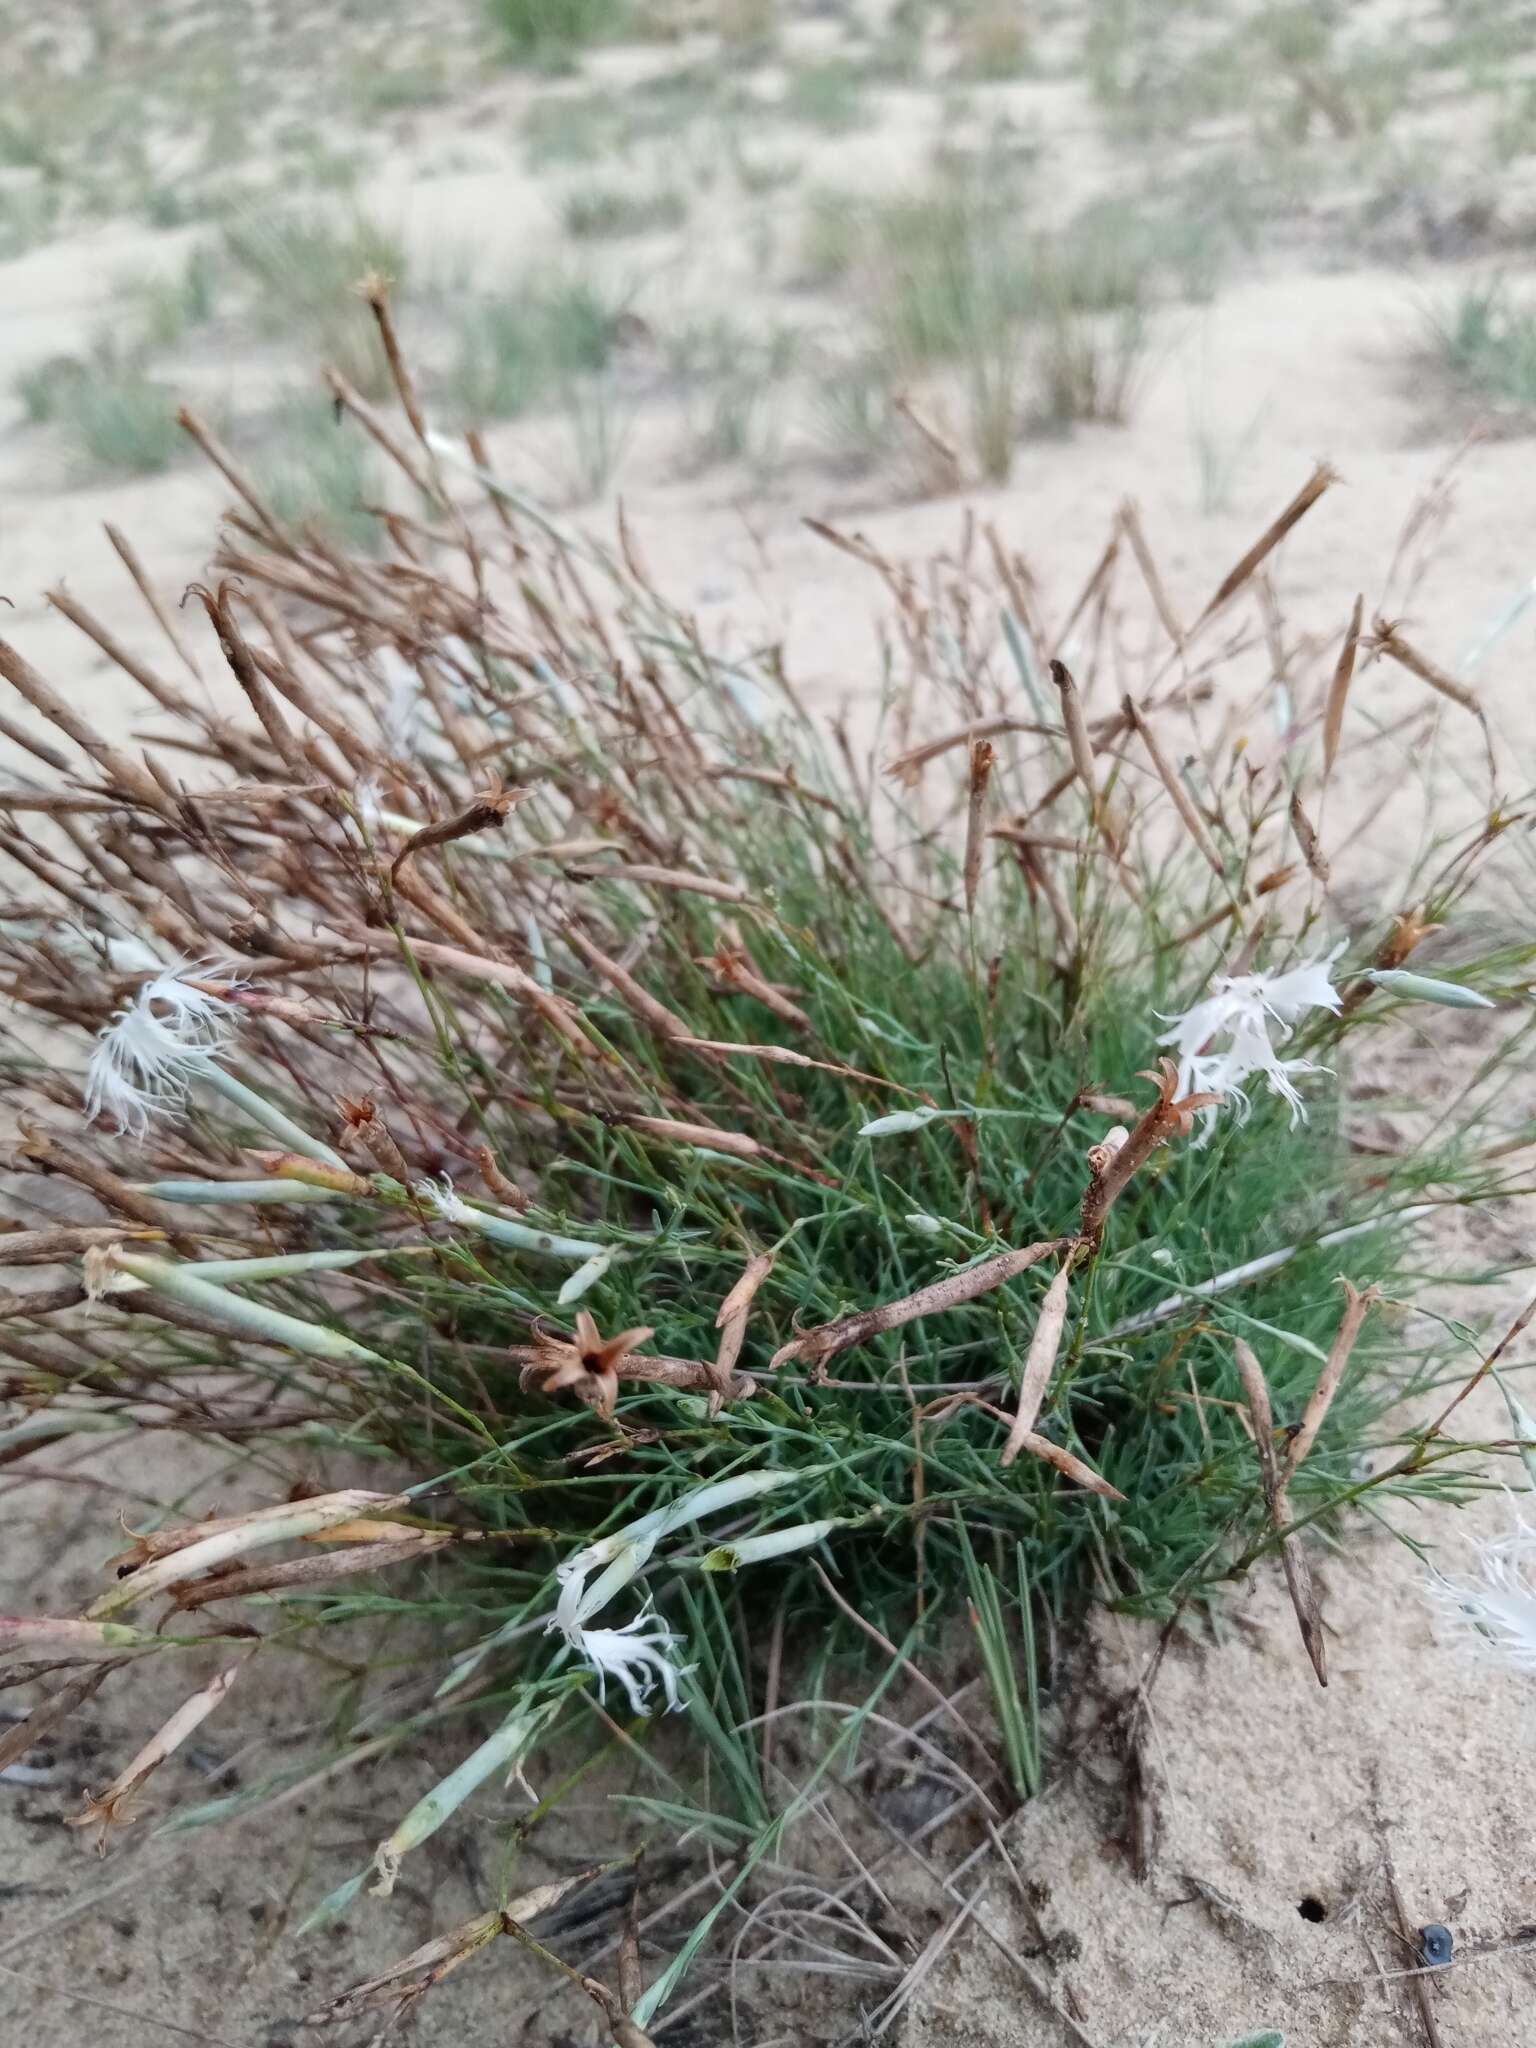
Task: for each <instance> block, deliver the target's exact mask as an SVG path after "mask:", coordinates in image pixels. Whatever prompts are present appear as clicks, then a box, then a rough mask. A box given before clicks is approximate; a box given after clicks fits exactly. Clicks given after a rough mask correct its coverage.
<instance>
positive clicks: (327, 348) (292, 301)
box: [222, 207, 409, 397]
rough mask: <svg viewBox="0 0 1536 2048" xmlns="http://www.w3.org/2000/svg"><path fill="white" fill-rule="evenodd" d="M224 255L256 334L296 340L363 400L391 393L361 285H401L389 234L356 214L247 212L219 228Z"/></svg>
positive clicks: (404, 268) (401, 261)
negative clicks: (373, 281) (377, 281)
mask: <svg viewBox="0 0 1536 2048" xmlns="http://www.w3.org/2000/svg"><path fill="white" fill-rule="evenodd" d="M222 253H223V256H224V258H225V261H226V264H227V265H228V268H229V270H230V272H231V273H232V275H233V277H234V278H235V280H236V282H237V283H240V284H243V285H244V286H245V288H246V293H247V298H248V304H249V312H250V317H251V319H252V320H253V322H254V323H255V325H256V327H257V328H258V330H259V331H261V332H263V333H267V334H271V335H274V336H283V337H285V338H288V339H290V340H296V341H298V340H302V341H303V342H304V343H305V345H306V346H307V348H308V350H309V352H310V353H311V354H312V355H314V356H316V357H319V358H322V359H323V360H325V361H327V362H329V363H332V364H334V365H335V367H336V368H337V369H338V370H340V371H341V373H342V374H343V375H344V376H345V377H346V378H347V379H348V381H349V382H350V383H351V384H353V385H354V386H355V387H356V388H357V389H358V390H359V391H361V392H362V393H363V394H364V396H366V397H378V396H380V395H382V394H383V393H384V392H385V391H387V390H388V389H389V388H390V379H389V369H388V365H387V364H386V362H385V360H384V356H383V354H382V352H381V350H380V347H379V343H378V338H377V335H376V333H375V331H374V324H373V318H372V316H371V314H370V313H369V310H368V306H367V302H366V300H365V298H364V296H363V294H362V293H361V291H360V290H359V286H360V285H361V283H362V282H363V280H364V279H366V278H369V277H380V278H383V279H385V280H387V281H388V282H389V283H391V284H392V285H394V286H395V287H397V288H401V287H403V286H404V284H405V282H406V278H407V272H408V268H409V263H408V257H407V252H406V248H405V244H404V241H403V239H402V238H401V236H400V235H398V234H397V233H396V232H395V231H394V230H393V229H391V228H389V227H387V226H385V225H384V224H383V223H382V222H380V221H378V220H375V219H373V218H372V217H371V216H370V215H368V214H366V213H364V212H361V211H352V212H340V213H337V212H332V211H331V210H329V209H320V208H313V207H312V208H303V207H296V208H289V209H270V210H264V211H261V210H252V211H248V212H244V213H241V214H239V215H237V216H236V218H235V219H233V220H231V221H230V222H229V223H228V224H227V225H226V226H225V229H224V233H223V242H222Z"/></svg>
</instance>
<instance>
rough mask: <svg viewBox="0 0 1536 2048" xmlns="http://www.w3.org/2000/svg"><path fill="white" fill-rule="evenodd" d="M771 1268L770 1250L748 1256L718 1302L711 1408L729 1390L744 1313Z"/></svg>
mask: <svg viewBox="0 0 1536 2048" xmlns="http://www.w3.org/2000/svg"><path fill="white" fill-rule="evenodd" d="M772 1271H773V1253H772V1252H758V1253H757V1254H756V1255H755V1256H754V1257H753V1258H751V1259H749V1260H748V1261H747V1264H746V1268H745V1270H744V1271H743V1273H742V1275H741V1277H740V1279H739V1280H738V1281H737V1282H736V1284H735V1286H734V1287H733V1288H732V1289H731V1291H730V1293H729V1294H727V1295H726V1297H725V1299H724V1301H722V1302H721V1304H720V1308H719V1312H718V1314H717V1315H716V1317H715V1328H716V1329H717V1330H718V1331H719V1332H720V1343H719V1347H718V1349H717V1350H716V1352H715V1364H714V1373H715V1391H714V1392H713V1393H712V1394H711V1395H710V1407H711V1410H712V1411H714V1410H718V1408H719V1406H720V1403H721V1401H722V1400H724V1399H725V1398H726V1396H727V1395H728V1394H729V1392H730V1385H731V1372H732V1369H733V1367H734V1366H735V1364H736V1361H737V1359H738V1358H739V1357H740V1356H741V1346H742V1341H743V1339H744V1338H745V1336H746V1334H747V1317H748V1316H749V1315H750V1313H751V1310H752V1303H753V1301H754V1299H755V1298H756V1295H757V1290H758V1289H759V1287H761V1286H762V1284H763V1282H764V1281H765V1280H766V1279H767V1278H768V1275H769V1274H770V1273H771V1272H772Z"/></svg>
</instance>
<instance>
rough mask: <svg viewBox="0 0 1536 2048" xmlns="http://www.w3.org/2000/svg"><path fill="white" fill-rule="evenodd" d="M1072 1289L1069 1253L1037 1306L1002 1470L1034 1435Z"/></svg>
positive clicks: (1059, 1347)
mask: <svg viewBox="0 0 1536 2048" xmlns="http://www.w3.org/2000/svg"><path fill="white" fill-rule="evenodd" d="M1071 1285H1072V1253H1071V1251H1070V1250H1069V1251H1068V1252H1067V1254H1066V1256H1065V1257H1064V1258H1063V1259H1062V1262H1061V1264H1060V1265H1059V1266H1058V1267H1057V1269H1056V1271H1055V1273H1054V1274H1053V1276H1052V1278H1051V1284H1050V1286H1049V1287H1048V1288H1047V1289H1046V1290H1045V1299H1044V1301H1043V1302H1042V1303H1041V1304H1040V1314H1039V1317H1038V1318H1037V1320H1036V1322H1035V1330H1034V1335H1033V1336H1032V1337H1031V1338H1030V1340H1029V1355H1028V1356H1027V1358H1026V1359H1025V1361H1024V1372H1023V1376H1022V1377H1021V1379H1020V1381H1019V1405H1018V1407H1017V1409H1016V1410H1015V1411H1014V1417H1013V1424H1012V1427H1011V1428H1010V1429H1009V1431H1008V1441H1007V1443H1005V1444H1004V1446H1003V1456H1002V1463H1003V1464H1004V1465H1005V1466H1006V1465H1011V1464H1012V1463H1013V1461H1014V1459H1015V1458H1016V1457H1017V1456H1018V1455H1019V1452H1020V1451H1021V1450H1023V1448H1024V1445H1025V1442H1026V1440H1027V1439H1028V1438H1029V1436H1030V1435H1031V1434H1032V1433H1033V1431H1034V1427H1035V1417H1036V1416H1037V1415H1038V1414H1039V1413H1040V1403H1041V1402H1042V1401H1043V1400H1044V1399H1045V1390H1046V1387H1047V1386H1048V1384H1049V1383H1050V1377H1051V1372H1052V1370H1053V1368H1054V1366H1055V1364H1056V1354H1057V1352H1058V1351H1059V1350H1060V1349H1061V1337H1062V1332H1063V1331H1064V1330H1065V1329H1066V1326H1067V1301H1068V1293H1069V1290H1070V1288H1071Z"/></svg>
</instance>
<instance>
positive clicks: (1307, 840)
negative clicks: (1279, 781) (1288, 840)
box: [1290, 789, 1332, 889]
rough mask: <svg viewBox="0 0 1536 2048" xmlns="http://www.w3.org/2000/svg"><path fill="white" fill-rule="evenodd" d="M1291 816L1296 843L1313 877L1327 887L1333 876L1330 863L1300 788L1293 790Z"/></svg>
mask: <svg viewBox="0 0 1536 2048" xmlns="http://www.w3.org/2000/svg"><path fill="white" fill-rule="evenodd" d="M1290 816H1291V831H1292V833H1293V834H1294V835H1295V839H1296V844H1297V845H1298V846H1299V847H1300V848H1301V857H1302V859H1303V860H1304V861H1305V862H1306V864H1307V867H1308V869H1309V870H1310V871H1311V874H1312V877H1313V879H1314V880H1315V881H1317V882H1320V883H1321V884H1322V886H1323V887H1324V888H1325V889H1326V888H1327V887H1328V885H1329V882H1330V881H1331V879H1332V877H1331V875H1330V873H1329V869H1328V863H1327V861H1326V860H1324V858H1323V850H1322V847H1321V846H1320V845H1319V844H1318V838H1317V828H1316V827H1315V826H1314V825H1313V823H1312V820H1311V819H1310V818H1309V817H1308V816H1307V814H1306V811H1305V810H1304V809H1303V808H1302V802H1301V791H1300V790H1299V789H1293V790H1292V791H1291V802H1290Z"/></svg>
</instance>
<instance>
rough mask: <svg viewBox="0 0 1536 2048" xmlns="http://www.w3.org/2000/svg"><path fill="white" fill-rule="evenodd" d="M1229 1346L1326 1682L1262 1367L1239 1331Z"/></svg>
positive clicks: (1309, 1648)
mask: <svg viewBox="0 0 1536 2048" xmlns="http://www.w3.org/2000/svg"><path fill="white" fill-rule="evenodd" d="M1232 1350H1233V1353H1234V1355H1235V1357H1236V1359H1237V1372H1238V1377H1239V1379H1240V1380H1241V1381H1242V1383H1243V1394H1244V1397H1245V1398H1246V1400H1247V1403H1248V1413H1249V1415H1250V1416H1251V1417H1252V1418H1253V1440H1254V1447H1255V1449H1256V1450H1257V1452H1258V1454H1259V1484H1260V1486H1261V1487H1262V1488H1263V1492H1264V1504H1265V1507H1266V1508H1267V1509H1268V1511H1269V1518H1270V1521H1271V1522H1272V1523H1273V1524H1274V1529H1275V1534H1276V1535H1277V1536H1278V1537H1279V1538H1280V1563H1281V1565H1282V1567H1283V1568H1284V1571H1285V1584H1286V1590H1287V1592H1288V1593H1289V1594H1290V1596H1291V1605H1292V1607H1294V1608H1295V1610H1296V1622H1297V1626H1298V1627H1299V1628H1300V1630H1301V1640H1302V1642H1303V1644H1304V1645H1305V1646H1306V1652H1307V1655H1308V1657H1310V1658H1311V1660H1312V1669H1313V1670H1314V1671H1315V1672H1316V1673H1317V1682H1318V1684H1319V1685H1326V1684H1327V1683H1328V1656H1327V1650H1326V1648H1325V1645H1324V1640H1323V1618H1322V1615H1321V1613H1320V1612H1319V1609H1318V1605H1317V1594H1316V1591H1315V1590H1314V1588H1313V1585H1312V1570H1311V1567H1310V1566H1309V1565H1308V1563H1307V1555H1306V1552H1305V1551H1304V1550H1303V1549H1302V1547H1301V1542H1300V1539H1299V1538H1298V1537H1296V1536H1295V1535H1293V1534H1292V1533H1291V1530H1290V1522H1289V1519H1288V1516H1287V1513H1286V1506H1285V1487H1284V1485H1283V1483H1282V1481H1281V1478H1280V1474H1279V1470H1278V1468H1277V1466H1276V1463H1275V1418H1274V1413H1273V1411H1272V1409H1271V1407H1270V1404H1269V1388H1268V1386H1267V1385H1266V1384H1265V1381H1264V1370H1263V1367H1262V1366H1261V1365H1260V1364H1259V1361H1258V1359H1257V1358H1255V1356H1254V1354H1253V1352H1252V1350H1251V1349H1250V1348H1249V1346H1248V1345H1247V1344H1245V1343H1244V1342H1243V1340H1242V1338H1241V1337H1234V1338H1233V1340H1232Z"/></svg>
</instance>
